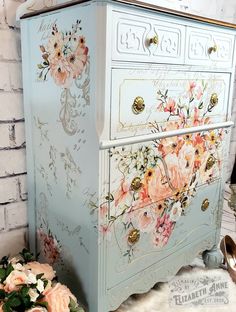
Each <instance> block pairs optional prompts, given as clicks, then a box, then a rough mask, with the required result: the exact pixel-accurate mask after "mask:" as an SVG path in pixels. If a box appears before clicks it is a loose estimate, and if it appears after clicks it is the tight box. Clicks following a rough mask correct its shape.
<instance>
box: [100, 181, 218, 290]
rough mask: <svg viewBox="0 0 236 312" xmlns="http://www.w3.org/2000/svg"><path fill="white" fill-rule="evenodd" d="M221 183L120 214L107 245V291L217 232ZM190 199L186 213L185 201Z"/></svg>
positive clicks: (114, 219) (116, 217) (111, 223)
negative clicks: (182, 199)
mask: <svg viewBox="0 0 236 312" xmlns="http://www.w3.org/2000/svg"><path fill="white" fill-rule="evenodd" d="M219 194H220V182H219V181H216V182H215V183H212V184H210V185H207V186H202V187H199V188H197V189H196V190H195V191H192V192H185V193H184V194H183V195H182V194H179V197H178V196H176V197H169V198H166V199H163V200H162V201H159V202H156V203H153V204H152V205H151V204H146V205H145V206H142V207H140V208H137V207H136V209H133V210H132V209H130V210H129V211H128V212H126V213H122V214H116V215H114V216H112V217H113V219H112V222H110V228H109V238H108V239H107V242H106V253H107V254H106V256H107V257H106V259H107V265H106V270H107V274H106V276H107V288H108V289H109V288H112V287H114V286H116V285H117V284H119V283H120V282H122V281H124V280H126V279H128V278H130V277H131V276H134V275H135V274H137V273H138V272H140V271H142V270H143V269H145V268H147V267H148V266H151V265H153V264H155V263H157V262H159V261H161V260H162V259H164V258H165V257H167V256H168V255H170V254H173V253H175V252H177V251H178V250H179V249H180V248H183V247H184V246H186V245H188V244H191V242H194V241H195V240H199V239H200V238H202V239H204V236H207V235H208V234H209V233H210V232H211V231H213V230H215V228H216V223H217V217H218V202H219ZM183 197H186V198H188V203H187V205H186V207H185V208H184V209H182V202H181V198H183Z"/></svg>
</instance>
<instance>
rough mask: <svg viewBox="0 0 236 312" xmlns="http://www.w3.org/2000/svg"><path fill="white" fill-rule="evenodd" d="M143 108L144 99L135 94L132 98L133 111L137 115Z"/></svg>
mask: <svg viewBox="0 0 236 312" xmlns="http://www.w3.org/2000/svg"><path fill="white" fill-rule="evenodd" d="M144 108H145V104H144V99H143V98H142V97H141V96H137V97H136V98H135V99H134V103H133V105H132V110H133V113H134V114H136V115H138V114H140V113H142V112H143V111H144Z"/></svg>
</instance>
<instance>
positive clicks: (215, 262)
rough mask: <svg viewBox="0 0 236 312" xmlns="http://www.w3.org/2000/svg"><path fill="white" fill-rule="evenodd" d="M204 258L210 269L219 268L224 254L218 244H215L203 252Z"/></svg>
mask: <svg viewBox="0 0 236 312" xmlns="http://www.w3.org/2000/svg"><path fill="white" fill-rule="evenodd" d="M202 258H203V262H204V264H205V265H206V266H207V267H208V268H209V269H214V268H218V267H219V266H220V265H221V263H222V261H223V256H222V254H221V252H220V250H219V249H218V248H217V246H216V245H214V246H213V247H212V249H210V250H205V251H204V252H203V253H202Z"/></svg>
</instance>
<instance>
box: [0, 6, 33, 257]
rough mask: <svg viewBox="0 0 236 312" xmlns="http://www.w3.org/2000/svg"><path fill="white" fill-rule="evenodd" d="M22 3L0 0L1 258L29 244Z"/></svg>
mask: <svg viewBox="0 0 236 312" xmlns="http://www.w3.org/2000/svg"><path fill="white" fill-rule="evenodd" d="M22 2H24V0H22V1H17V0H0V38H1V44H0V73H1V74H0V134H1V135H0V240H1V242H2V243H1V244H0V257H1V256H2V255H5V254H8V253H12V254H14V253H16V252H18V251H20V250H21V249H22V248H23V247H24V246H26V245H27V239H26V237H27V223H28V221H27V209H26V206H27V190H26V161H25V132H24V112H23V96H22V76H21V72H22V70H21V46H20V31H19V29H18V28H17V27H16V25H15V12H16V9H17V7H18V6H19V5H20V4H21V3H22Z"/></svg>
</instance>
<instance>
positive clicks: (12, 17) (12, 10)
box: [5, 0, 25, 27]
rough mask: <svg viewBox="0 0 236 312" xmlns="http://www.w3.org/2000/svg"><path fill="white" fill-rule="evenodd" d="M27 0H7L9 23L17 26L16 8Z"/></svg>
mask: <svg viewBox="0 0 236 312" xmlns="http://www.w3.org/2000/svg"><path fill="white" fill-rule="evenodd" d="M23 2H25V0H5V8H6V19H7V24H8V25H9V26H12V27H16V26H17V25H16V10H17V8H18V6H19V5H20V4H21V3H23Z"/></svg>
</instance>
